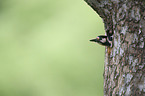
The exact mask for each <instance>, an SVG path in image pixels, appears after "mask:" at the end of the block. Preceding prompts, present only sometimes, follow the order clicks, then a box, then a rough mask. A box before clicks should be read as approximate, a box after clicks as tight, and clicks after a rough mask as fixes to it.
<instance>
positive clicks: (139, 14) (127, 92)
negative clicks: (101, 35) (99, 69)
mask: <svg viewBox="0 0 145 96" xmlns="http://www.w3.org/2000/svg"><path fill="white" fill-rule="evenodd" d="M85 1H86V2H87V3H88V5H90V6H91V7H92V8H93V9H94V11H96V12H97V13H98V14H99V15H100V17H101V18H102V20H103V22H104V26H105V30H106V31H107V30H109V32H112V33H114V34H113V47H112V50H111V54H110V55H108V54H107V48H106V55H105V68H104V96H116V95H117V96H118V95H119V96H145V46H144V45H145V1H143V0H85Z"/></svg>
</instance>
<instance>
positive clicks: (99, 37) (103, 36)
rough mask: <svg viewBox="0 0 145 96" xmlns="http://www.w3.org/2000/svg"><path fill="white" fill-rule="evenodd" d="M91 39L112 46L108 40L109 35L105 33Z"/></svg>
mask: <svg viewBox="0 0 145 96" xmlns="http://www.w3.org/2000/svg"><path fill="white" fill-rule="evenodd" d="M111 40H112V39H111ZM90 41H91V42H96V43H98V44H101V45H103V46H109V47H110V46H112V44H111V43H110V41H109V40H108V37H107V36H105V35H100V36H98V37H97V38H96V39H91V40H90Z"/></svg>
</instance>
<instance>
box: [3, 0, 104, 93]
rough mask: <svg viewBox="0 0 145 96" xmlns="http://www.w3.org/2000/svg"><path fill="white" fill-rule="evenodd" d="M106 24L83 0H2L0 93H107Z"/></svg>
mask: <svg viewBox="0 0 145 96" xmlns="http://www.w3.org/2000/svg"><path fill="white" fill-rule="evenodd" d="M103 27H104V25H103V22H102V20H101V18H100V17H99V16H98V15H97V14H96V13H95V12H94V11H93V10H92V9H91V8H90V7H89V6H88V5H87V4H86V3H85V2H84V1H83V0H57V1H56V0H0V33H1V34H0V39H1V40H0V96H102V95H103V69H104V67H103V64H104V50H105V49H104V47H102V46H100V45H98V44H95V43H92V42H89V39H92V38H95V37H96V36H98V35H100V34H104V28H103Z"/></svg>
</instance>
